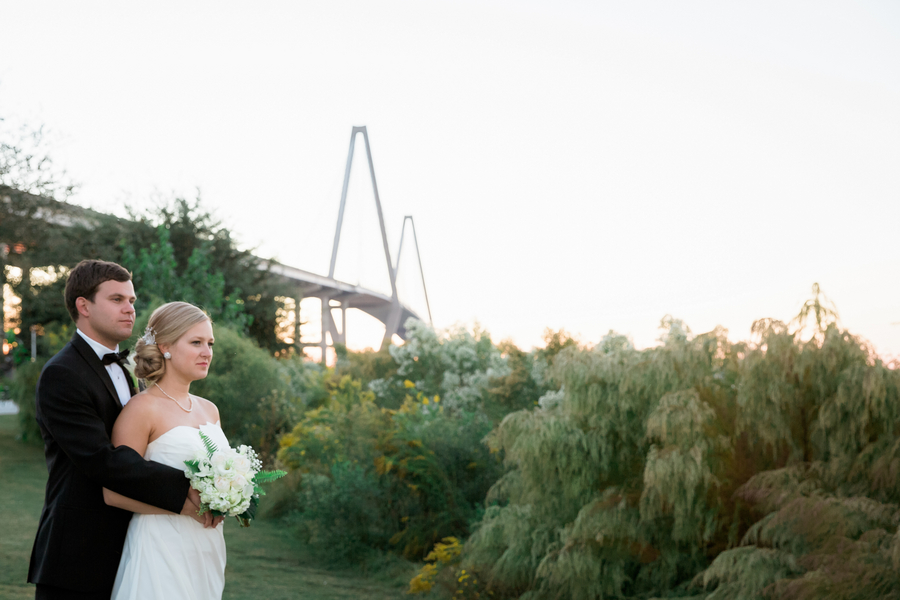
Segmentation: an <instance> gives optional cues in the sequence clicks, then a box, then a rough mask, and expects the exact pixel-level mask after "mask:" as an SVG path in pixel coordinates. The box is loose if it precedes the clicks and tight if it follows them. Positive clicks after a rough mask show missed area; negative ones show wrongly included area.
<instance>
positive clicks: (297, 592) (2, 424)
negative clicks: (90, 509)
mask: <svg viewBox="0 0 900 600" xmlns="http://www.w3.org/2000/svg"><path fill="white" fill-rule="evenodd" d="M16 419H17V417H16V416H15V415H0V506H2V507H3V517H4V519H3V529H2V533H0V598H3V599H4V600H7V599H8V600H19V599H25V598H29V599H30V598H34V587H33V586H31V585H29V584H27V583H25V578H26V575H27V573H28V558H29V556H30V555H31V544H32V541H33V540H34V533H35V531H36V530H37V522H38V517H39V516H40V512H41V505H42V503H43V498H44V483H45V482H46V479H47V475H46V468H45V466H44V454H43V451H42V449H41V448H40V447H36V446H30V445H26V444H22V443H20V442H17V441H16V440H15V433H16V427H17V424H16ZM225 539H226V541H227V544H228V568H227V569H226V571H225V582H226V583H225V595H224V598H225V599H226V600H251V599H254V600H255V599H257V598H264V599H265V600H288V599H294V598H303V599H304V600H325V599H334V600H337V599H342V598H373V599H387V598H401V597H404V596H405V585H404V584H405V582H407V581H409V579H410V578H411V577H412V576H413V574H414V573H413V571H414V567H413V566H412V565H409V564H407V563H404V562H402V561H400V560H397V561H392V560H387V561H386V562H385V564H384V565H382V567H381V568H379V569H377V571H378V573H377V575H375V574H373V575H371V576H366V575H363V574H361V573H363V572H364V571H365V569H362V568H361V567H360V566H348V568H346V569H341V570H334V569H324V568H321V567H318V566H316V561H315V559H314V557H313V556H311V555H310V553H309V552H308V551H307V549H306V548H305V547H304V546H303V544H302V543H300V542H299V541H298V540H297V539H296V538H295V537H293V536H292V535H291V534H290V532H289V531H288V530H286V529H285V528H284V527H283V526H282V525H281V523H279V522H278V521H274V520H265V519H261V520H258V521H254V523H253V525H252V526H251V527H250V528H248V529H241V528H239V527H238V526H237V522H235V521H233V520H229V521H227V522H226V529H225ZM370 570H371V569H370Z"/></svg>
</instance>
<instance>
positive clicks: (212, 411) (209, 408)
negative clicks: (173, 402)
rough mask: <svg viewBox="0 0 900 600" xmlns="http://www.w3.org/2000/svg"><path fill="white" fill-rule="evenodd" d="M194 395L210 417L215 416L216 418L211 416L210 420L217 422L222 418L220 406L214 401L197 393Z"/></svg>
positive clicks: (196, 401)
mask: <svg viewBox="0 0 900 600" xmlns="http://www.w3.org/2000/svg"><path fill="white" fill-rule="evenodd" d="M193 396H194V402H195V403H196V404H197V405H198V406H200V407H201V408H202V409H203V411H204V412H205V413H207V414H208V415H210V417H213V416H215V418H214V419H213V418H210V421H212V422H213V423H217V422H218V421H219V420H220V419H219V408H218V407H217V406H216V405H215V404H214V403H212V402H210V401H209V400H207V399H206V398H203V397H201V396H197V395H193Z"/></svg>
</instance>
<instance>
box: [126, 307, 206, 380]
mask: <svg viewBox="0 0 900 600" xmlns="http://www.w3.org/2000/svg"><path fill="white" fill-rule="evenodd" d="M209 320H210V319H209V315H207V314H206V313H205V312H203V310H201V309H200V308H197V307H196V306H194V305H193V304H188V303H187V302H169V303H168V304H163V305H162V306H160V307H159V308H157V309H156V310H154V311H153V314H152V315H150V321H149V323H147V327H148V328H149V330H150V331H152V333H153V335H154V336H155V337H156V340H155V343H153V344H148V343H147V340H146V339H145V338H146V337H147V335H146V334H145V335H144V336H141V338H140V339H138V341H137V343H136V344H135V345H134V363H135V367H134V374H135V375H137V376H138V377H140V378H141V379H143V380H145V381H147V382H149V383H154V382H156V381H159V380H160V379H161V378H162V376H163V375H165V374H166V359H165V358H163V354H162V352H161V351H160V349H159V344H163V345H168V346H171V345H172V344H174V343H175V342H177V341H178V339H179V338H180V337H181V336H183V335H184V334H185V333H187V331H188V330H189V329H190V328H191V327H193V326H194V325H196V324H197V323H202V322H203V321H209Z"/></svg>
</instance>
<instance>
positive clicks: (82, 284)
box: [66, 260, 131, 323]
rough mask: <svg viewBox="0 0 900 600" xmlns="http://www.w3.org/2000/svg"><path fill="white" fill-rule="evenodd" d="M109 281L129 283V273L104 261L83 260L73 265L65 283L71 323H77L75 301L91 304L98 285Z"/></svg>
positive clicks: (121, 267) (119, 266) (67, 307)
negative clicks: (80, 299)
mask: <svg viewBox="0 0 900 600" xmlns="http://www.w3.org/2000/svg"><path fill="white" fill-rule="evenodd" d="M110 280H112V281H123V282H124V281H131V273H129V272H128V270H127V269H126V268H125V267H123V266H122V265H117V264H116V263H114V262H107V261H105V260H83V261H81V262H80V263H78V264H77V265H75V268H74V269H72V271H71V272H70V273H69V279H68V281H66V310H68V311H69V316H71V317H72V320H73V321H75V322H76V323H77V322H78V308H77V307H76V306H75V301H76V300H77V299H78V298H85V299H86V300H90V301H91V302H93V301H94V296H96V295H97V288H98V287H100V284H101V283H103V282H104V281H110Z"/></svg>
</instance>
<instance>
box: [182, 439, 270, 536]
mask: <svg viewBox="0 0 900 600" xmlns="http://www.w3.org/2000/svg"><path fill="white" fill-rule="evenodd" d="M200 439H201V440H203V449H202V450H200V451H198V453H197V456H196V457H195V458H194V459H193V460H186V461H184V464H185V465H186V468H185V470H184V474H185V476H187V478H188V479H190V480H191V487H193V488H194V489H195V490H197V491H198V492H200V502H201V504H200V514H201V515H202V514H203V513H205V512H207V511H210V512H212V514H213V516H216V517H220V516H226V517H237V519H238V521H239V522H240V524H241V526H242V527H248V526H249V525H250V520H251V519H253V518H254V517H255V516H256V509H257V507H258V506H259V497H260V496H264V495H265V493H266V492H265V491H264V490H263V488H262V486H261V484H263V483H266V482H269V481H275V480H276V479H278V478H280V477H284V476H285V475H286V474H287V473H286V472H285V471H263V470H262V461H260V460H259V458H258V457H257V455H256V451H254V450H253V448H251V447H250V446H244V445H241V446H238V447H237V449H234V448H230V447H227V446H226V447H225V448H221V449H220V448H218V447H217V446H216V445H215V444H214V443H213V441H212V440H210V439H209V437H207V435H206V434H205V433H203V432H202V431H201V432H200Z"/></svg>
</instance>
